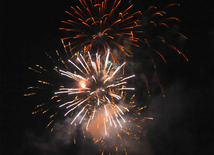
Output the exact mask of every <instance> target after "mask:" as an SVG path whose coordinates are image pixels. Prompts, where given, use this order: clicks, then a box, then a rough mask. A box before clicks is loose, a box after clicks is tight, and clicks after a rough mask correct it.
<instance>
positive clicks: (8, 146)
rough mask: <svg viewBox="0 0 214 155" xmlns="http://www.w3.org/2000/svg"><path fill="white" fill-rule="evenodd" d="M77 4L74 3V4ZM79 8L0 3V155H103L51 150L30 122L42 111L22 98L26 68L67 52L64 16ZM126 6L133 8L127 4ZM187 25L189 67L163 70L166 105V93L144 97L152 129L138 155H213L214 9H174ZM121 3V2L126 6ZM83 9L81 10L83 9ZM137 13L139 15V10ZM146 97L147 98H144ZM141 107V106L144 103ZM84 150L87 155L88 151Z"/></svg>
mask: <svg viewBox="0 0 214 155" xmlns="http://www.w3.org/2000/svg"><path fill="white" fill-rule="evenodd" d="M74 1H75V2H76V0H74ZM74 1H73V0H70V1H69V0H54V1H51V0H44V1H41V0H37V1H36V0H30V1H27V0H21V1H15V0H7V1H5V2H1V78H0V79H1V108H0V109H1V130H0V131H1V137H0V140H1V142H0V145H1V146H0V151H1V154H2V155H3V154H19V155H24V154H28V155H31V154H32V155H36V154H44V155H50V154H57V155H58V154H63V155H64V154H86V153H88V154H97V152H98V151H97V150H96V148H95V147H92V146H91V145H90V141H89V142H82V140H80V141H79V143H80V145H75V146H74V145H69V144H67V143H66V142H65V144H64V143H62V144H59V145H58V148H56V147H53V146H52V145H50V144H49V142H50V141H51V137H48V136H44V135H48V134H49V132H48V131H46V129H45V123H44V122H40V120H41V119H40V118H38V117H40V116H38V117H36V116H35V115H32V114H31V112H32V111H33V109H34V107H35V105H36V103H35V101H33V100H31V99H30V98H29V97H24V96H23V94H24V93H25V92H26V88H27V87H28V86H30V85H31V82H32V79H33V78H35V77H34V75H32V74H31V73H32V72H30V71H29V70H28V66H34V65H35V64H36V63H38V62H42V61H43V57H42V56H41V55H43V54H44V52H54V51H55V50H59V51H60V50H63V49H62V45H61V41H60V37H62V36H61V35H62V33H61V32H60V31H59V27H61V26H62V23H61V20H66V17H67V15H66V14H65V10H69V6H70V5H75V3H74ZM123 1H124V3H128V0H123ZM136 1H137V3H138V5H136V6H135V7H136V9H137V8H138V7H139V8H141V10H146V9H147V8H148V7H149V6H151V5H156V6H157V7H159V6H160V7H164V6H166V5H167V4H169V3H172V1H171V2H169V1H164V3H163V2H162V1H161V2H160V1H158V0H152V1H148V2H147V0H144V1H140V0H135V2H136ZM133 2H134V1H133ZM173 2H178V3H180V4H181V6H180V7H178V8H176V10H177V11H175V12H176V13H177V15H176V16H177V17H178V18H179V19H180V20H181V23H179V24H178V25H179V31H180V32H182V33H183V34H184V35H185V36H187V37H188V41H187V42H186V43H185V45H184V47H183V51H184V53H185V54H186V56H187V57H188V59H189V62H186V61H185V59H183V58H181V57H180V55H178V54H177V53H176V52H175V55H176V54H177V56H178V57H179V58H177V59H176V61H174V62H171V63H169V64H167V65H165V66H163V65H161V67H160V69H159V71H158V72H159V74H160V77H161V80H162V84H163V87H164V89H165V93H166V98H163V97H162V94H161V92H159V93H155V94H153V95H151V97H147V96H144V97H142V100H144V101H145V102H146V105H147V106H148V109H147V113H148V115H149V116H151V117H153V118H154V120H153V121H151V122H149V123H148V132H147V136H146V138H145V140H144V144H143V146H144V147H145V148H144V147H143V149H142V150H141V151H137V152H136V154H146V155H162V154H164V155H168V154H170V155H171V154H173V155H178V154H188V155H189V154H206V155H208V154H213V110H214V108H213V103H214V102H213V71H214V70H213V52H214V46H213V45H214V43H213V42H214V38H213V34H214V26H213V18H214V17H213V6H214V4H213V2H210V3H208V2H205V1H197V2H192V3H191V2H187V1H185V2H184V1H183V2H182V1H173ZM122 3H123V2H122ZM78 4H79V3H78ZM139 8H138V9H139ZM151 87H152V86H151ZM143 91H146V90H142V92H143ZM142 102H143V101H142ZM83 148H84V149H83Z"/></svg>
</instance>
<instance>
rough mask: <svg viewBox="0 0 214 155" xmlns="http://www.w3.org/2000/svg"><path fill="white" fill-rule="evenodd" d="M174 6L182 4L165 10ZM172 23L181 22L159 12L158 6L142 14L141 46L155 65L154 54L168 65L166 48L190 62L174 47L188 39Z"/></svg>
mask: <svg viewBox="0 0 214 155" xmlns="http://www.w3.org/2000/svg"><path fill="white" fill-rule="evenodd" d="M172 6H180V4H178V3H172V4H169V5H168V6H167V7H165V10H167V9H168V8H170V7H172ZM170 21H177V22H180V20H179V19H178V18H177V17H169V16H167V13H166V11H162V10H157V7H156V6H150V7H149V8H148V9H147V11H146V12H145V13H144V14H142V17H141V20H140V21H139V24H140V25H141V27H140V29H141V30H142V31H143V33H142V35H140V36H139V38H140V42H141V44H140V45H141V48H143V49H144V50H143V52H144V53H146V54H147V56H149V57H150V59H151V61H152V63H153V64H154V60H153V59H152V58H153V55H154V54H158V55H159V56H160V57H161V58H162V59H163V61H164V62H165V63H166V59H165V57H164V55H163V53H165V52H164V51H165V50H166V48H170V49H172V50H174V51H176V52H177V53H179V54H181V55H182V56H183V57H184V58H185V59H186V60H187V61H188V58H187V57H186V56H185V55H184V54H183V53H182V52H181V51H180V50H179V49H178V48H177V47H176V45H173V44H176V43H178V40H180V41H181V40H182V39H187V37H186V36H184V35H183V34H182V33H180V32H178V28H177V27H176V26H175V24H173V25H172V22H170ZM170 25H172V27H170ZM165 46H166V47H165ZM147 48H149V50H147ZM153 53H154V54H153ZM154 66H155V64H154Z"/></svg>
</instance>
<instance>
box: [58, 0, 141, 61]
mask: <svg viewBox="0 0 214 155" xmlns="http://www.w3.org/2000/svg"><path fill="white" fill-rule="evenodd" d="M79 2H80V3H81V6H76V7H73V6H71V9H72V10H71V11H70V12H68V11H66V13H67V14H68V15H70V17H71V19H69V20H68V21H62V23H64V24H66V27H68V28H60V30H65V31H67V37H64V38H62V41H63V45H64V48H65V50H66V47H69V50H70V52H72V51H73V50H75V51H76V52H77V51H79V52H81V51H86V52H87V51H88V50H89V49H91V51H97V52H102V53H107V51H106V49H107V48H111V49H117V51H119V52H120V51H122V52H123V53H125V54H126V55H127V56H129V55H130V54H132V52H131V51H130V49H129V48H126V47H125V46H124V45H123V44H131V45H134V46H137V47H138V45H137V42H138V40H139V38H136V37H134V34H135V33H141V31H135V28H136V27H139V26H140V25H139V24H137V23H138V21H139V20H138V19H135V16H136V15H137V14H140V13H141V12H140V11H137V12H135V13H132V14H130V13H129V11H130V9H131V8H132V6H133V4H132V5H130V6H128V7H127V8H126V9H125V10H124V11H122V12H120V11H118V10H117V8H118V7H119V6H120V5H121V4H120V3H121V0H119V1H118V0H114V1H112V2H108V0H104V1H99V0H98V1H95V2H94V1H93V0H90V2H88V3H87V2H86V1H85V0H79ZM69 27H70V28H69ZM84 48H85V50H84ZM83 53H84V52H83ZM110 54H111V57H112V58H113V61H115V60H116V61H117V60H118V59H119V57H117V56H115V55H116V54H114V53H112V52H111V53H110Z"/></svg>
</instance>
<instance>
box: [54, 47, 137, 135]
mask: <svg viewBox="0 0 214 155" xmlns="http://www.w3.org/2000/svg"><path fill="white" fill-rule="evenodd" d="M109 54H110V51H109V50H108V52H107V55H106V58H105V60H101V55H97V54H96V59H95V60H93V57H91V55H90V53H89V52H88V59H86V60H85V59H84V57H83V56H82V55H81V54H80V57H77V62H79V64H80V66H78V65H76V64H75V63H74V62H73V61H71V60H69V62H70V63H71V64H72V65H73V66H74V67H75V68H76V71H75V72H74V73H72V72H70V71H64V70H61V69H59V72H60V74H61V75H63V76H66V77H68V78H70V79H72V80H75V81H76V82H77V83H78V84H77V87H75V88H66V87H64V88H60V89H59V91H57V92H55V95H59V94H67V95H68V96H69V95H72V96H74V99H73V100H71V101H67V102H65V103H62V104H61V105H59V107H66V109H67V112H66V113H65V114H64V116H70V115H72V116H73V120H72V122H71V125H72V124H73V123H77V122H79V124H81V122H83V121H84V120H85V119H86V120H87V123H86V124H87V125H86V130H88V128H89V126H90V121H93V119H94V117H99V118H100V119H101V121H102V122H103V123H102V124H103V125H102V128H103V129H104V132H103V133H105V134H107V126H108V125H111V126H115V127H117V126H120V127H122V124H121V121H120V120H123V122H125V120H124V118H123V115H124V111H128V109H127V108H126V107H124V106H121V105H120V103H121V102H122V101H123V100H124V95H123V94H124V91H130V90H134V88H130V87H127V86H126V84H127V80H129V79H131V78H133V77H134V76H135V75H131V76H127V77H123V74H121V68H122V67H123V66H124V65H125V62H124V63H123V64H122V65H119V66H115V65H113V64H112V63H111V62H109ZM77 72H79V73H80V74H77ZM119 72H120V73H119ZM98 111H104V113H102V114H98V113H99V112H98ZM102 115H103V116H102Z"/></svg>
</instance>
